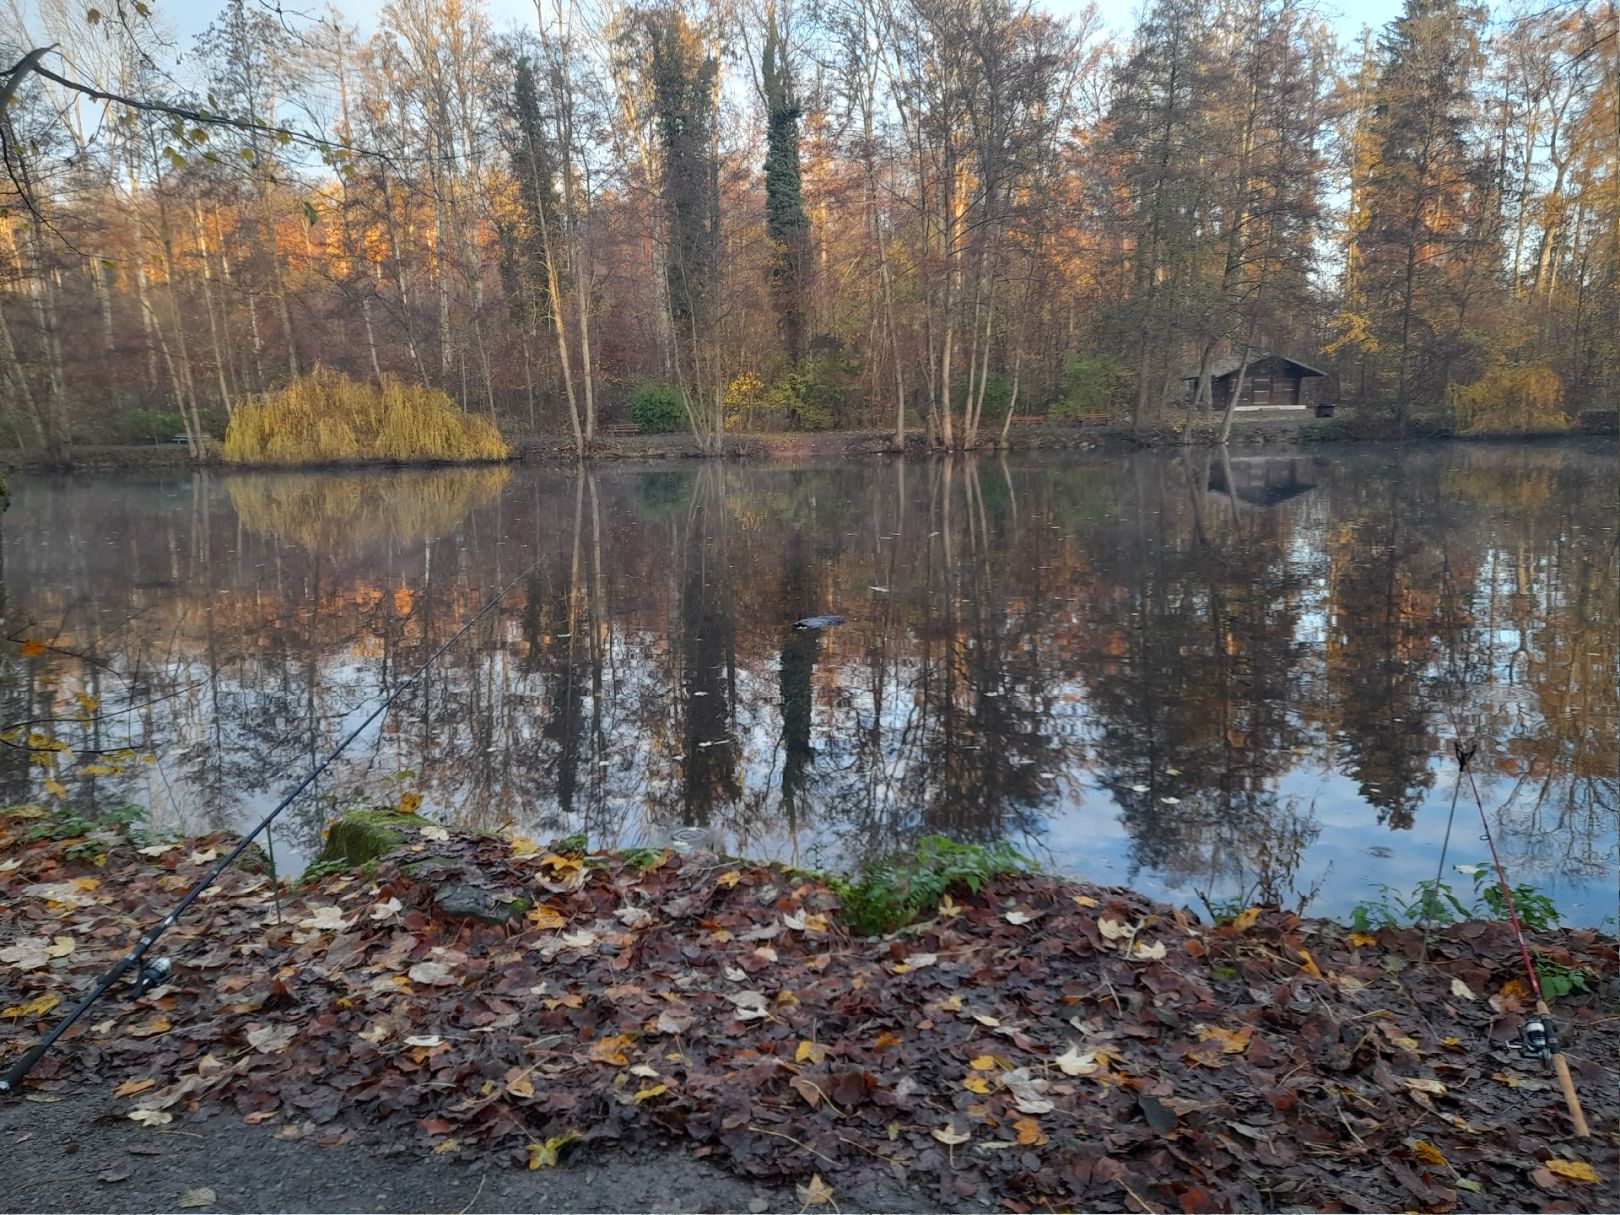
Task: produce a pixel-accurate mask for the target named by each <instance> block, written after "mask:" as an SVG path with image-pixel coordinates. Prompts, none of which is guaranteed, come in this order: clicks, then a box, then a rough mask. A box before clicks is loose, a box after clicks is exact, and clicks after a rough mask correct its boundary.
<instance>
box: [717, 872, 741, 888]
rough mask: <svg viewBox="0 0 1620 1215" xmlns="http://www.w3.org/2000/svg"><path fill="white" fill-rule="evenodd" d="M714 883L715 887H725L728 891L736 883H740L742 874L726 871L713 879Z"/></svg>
mask: <svg viewBox="0 0 1620 1215" xmlns="http://www.w3.org/2000/svg"><path fill="white" fill-rule="evenodd" d="M714 881H715V885H717V886H725V887H726V888H727V889H729V888H731V887H732V886H735V885H736V884H737V883H738V882H740V881H742V874H741V873H739V872H738V871H737V870H735V869H728V870H726V871H725V872H724V873H722V874H721V875H720V876H719V877H717V878H715V879H714Z"/></svg>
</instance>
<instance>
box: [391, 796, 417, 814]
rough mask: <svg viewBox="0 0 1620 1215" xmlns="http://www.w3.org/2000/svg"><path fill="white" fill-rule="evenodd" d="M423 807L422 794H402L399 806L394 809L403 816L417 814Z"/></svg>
mask: <svg viewBox="0 0 1620 1215" xmlns="http://www.w3.org/2000/svg"><path fill="white" fill-rule="evenodd" d="M421 807H422V795H421V794H420V793H401V794H400V795H399V805H397V806H395V807H394V809H396V810H398V811H399V812H400V813H401V814H415V813H416V812H417V811H418V810H419V809H421Z"/></svg>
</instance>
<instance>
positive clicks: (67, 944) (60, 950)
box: [45, 937, 73, 958]
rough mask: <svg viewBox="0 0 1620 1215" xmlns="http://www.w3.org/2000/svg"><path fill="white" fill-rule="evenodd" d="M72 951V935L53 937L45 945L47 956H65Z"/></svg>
mask: <svg viewBox="0 0 1620 1215" xmlns="http://www.w3.org/2000/svg"><path fill="white" fill-rule="evenodd" d="M72 952H73V938H72V937H52V938H51V943H50V944H49V945H47V946H45V956H46V957H47V958H65V957H67V956H68V954H70V953H72Z"/></svg>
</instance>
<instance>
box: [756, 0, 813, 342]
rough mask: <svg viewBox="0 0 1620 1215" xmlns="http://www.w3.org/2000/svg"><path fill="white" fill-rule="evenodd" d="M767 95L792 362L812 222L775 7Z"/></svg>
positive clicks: (778, 255)
mask: <svg viewBox="0 0 1620 1215" xmlns="http://www.w3.org/2000/svg"><path fill="white" fill-rule="evenodd" d="M760 76H761V82H760V83H761V87H762V91H763V92H764V94H765V148H766V150H765V234H766V235H767V236H768V237H769V238H770V242H771V261H770V276H771V290H772V294H773V296H774V297H775V301H776V315H777V324H778V326H779V327H780V328H781V331H782V344H783V345H784V347H785V348H786V350H787V355H788V358H790V359H792V360H793V361H794V362H798V361H799V359H800V358H802V357H803V355H804V297H805V291H806V283H805V277H806V274H807V272H808V271H809V268H810V220H809V219H808V217H806V215H805V213H804V198H803V195H802V193H801V189H800V181H799V121H800V119H801V118H802V117H803V116H804V108H803V106H802V105H801V104H800V102H799V98H798V95H797V93H796V92H795V91H794V87H793V69H792V65H791V64H789V62H788V58H787V46H786V44H785V39H784V38H783V31H782V26H781V22H780V21H779V19H778V15H777V9H776V5H775V4H770V5H769V6H768V7H767V8H766V11H765V48H764V52H763V55H762V59H761V64H760Z"/></svg>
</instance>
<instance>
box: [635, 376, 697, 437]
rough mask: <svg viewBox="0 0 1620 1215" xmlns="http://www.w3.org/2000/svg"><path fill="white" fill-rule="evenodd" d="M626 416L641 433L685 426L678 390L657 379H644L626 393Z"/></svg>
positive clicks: (684, 407)
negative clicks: (628, 409) (628, 402)
mask: <svg viewBox="0 0 1620 1215" xmlns="http://www.w3.org/2000/svg"><path fill="white" fill-rule="evenodd" d="M630 420H631V421H632V422H634V423H635V424H636V429H637V430H639V431H640V432H641V433H642V434H644V435H667V434H674V433H675V432H676V431H678V430H685V429H686V406H685V405H684V404H682V402H681V390H680V389H678V388H676V387H675V385H673V384H666V383H663V382H662V381H660V380H648V381H647V382H646V383H645V384H643V385H641V387H639V388H637V389H636V391H635V392H634V393H633V394H632V395H631V397H630Z"/></svg>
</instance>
